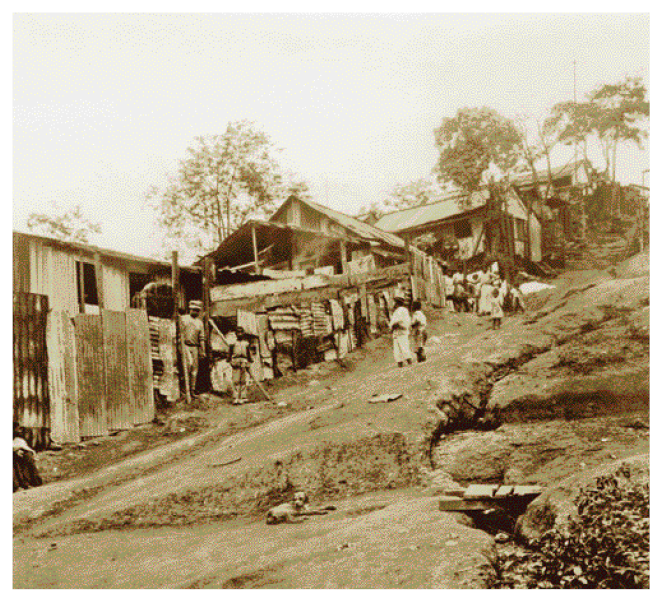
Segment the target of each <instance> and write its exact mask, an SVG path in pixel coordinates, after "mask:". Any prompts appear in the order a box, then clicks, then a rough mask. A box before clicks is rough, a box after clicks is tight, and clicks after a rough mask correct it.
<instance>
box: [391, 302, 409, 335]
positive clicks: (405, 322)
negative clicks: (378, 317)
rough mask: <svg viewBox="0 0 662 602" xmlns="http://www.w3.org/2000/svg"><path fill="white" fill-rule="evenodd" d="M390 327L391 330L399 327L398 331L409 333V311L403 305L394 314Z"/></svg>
mask: <svg viewBox="0 0 662 602" xmlns="http://www.w3.org/2000/svg"><path fill="white" fill-rule="evenodd" d="M388 325H389V328H391V329H393V327H394V326H396V325H397V327H396V330H400V331H404V332H409V327H410V326H411V317H410V316H409V310H408V309H407V308H406V307H404V306H402V305H401V306H400V307H398V309H396V310H395V311H394V312H393V316H391V321H390V322H389V324H388Z"/></svg>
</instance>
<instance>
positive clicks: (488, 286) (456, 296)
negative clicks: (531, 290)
mask: <svg viewBox="0 0 662 602" xmlns="http://www.w3.org/2000/svg"><path fill="white" fill-rule="evenodd" d="M446 299H447V301H449V302H450V303H451V304H452V308H453V309H454V310H455V311H457V312H462V311H464V312H475V313H477V314H478V315H479V316H489V317H490V319H491V321H492V328H495V329H497V328H500V327H501V320H502V319H503V317H504V312H508V311H512V312H517V311H524V303H523V300H522V294H521V292H520V290H519V289H518V288H517V287H516V286H511V285H510V283H509V282H508V280H507V279H505V278H504V279H501V277H500V276H499V272H498V266H496V265H495V266H492V268H490V269H488V270H485V271H483V270H478V271H476V272H473V273H471V274H468V275H466V276H465V274H463V273H462V272H457V273H455V274H453V275H452V276H446Z"/></svg>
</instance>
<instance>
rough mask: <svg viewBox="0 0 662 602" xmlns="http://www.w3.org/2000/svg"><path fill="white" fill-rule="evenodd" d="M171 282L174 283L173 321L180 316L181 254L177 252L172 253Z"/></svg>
mask: <svg viewBox="0 0 662 602" xmlns="http://www.w3.org/2000/svg"><path fill="white" fill-rule="evenodd" d="M171 282H172V319H173V320H176V319H177V317H178V316H179V311H178V310H179V254H178V253H177V251H173V252H172V267H171Z"/></svg>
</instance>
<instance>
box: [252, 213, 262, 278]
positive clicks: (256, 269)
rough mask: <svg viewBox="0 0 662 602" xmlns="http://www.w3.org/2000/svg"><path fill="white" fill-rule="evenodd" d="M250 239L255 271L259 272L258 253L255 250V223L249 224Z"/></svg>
mask: <svg viewBox="0 0 662 602" xmlns="http://www.w3.org/2000/svg"><path fill="white" fill-rule="evenodd" d="M251 239H252V240H253V258H254V263H255V273H256V274H258V275H259V274H260V254H259V252H258V250H257V234H256V233H255V224H253V225H251Z"/></svg>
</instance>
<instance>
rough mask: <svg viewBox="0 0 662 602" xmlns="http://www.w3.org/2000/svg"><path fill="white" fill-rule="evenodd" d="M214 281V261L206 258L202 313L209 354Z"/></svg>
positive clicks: (204, 262)
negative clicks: (211, 299) (210, 292)
mask: <svg viewBox="0 0 662 602" xmlns="http://www.w3.org/2000/svg"><path fill="white" fill-rule="evenodd" d="M211 280H212V260H211V258H209V257H205V258H204V259H203V260H202V313H203V315H204V316H205V319H204V320H203V324H204V329H205V346H206V347H207V349H206V352H207V353H209V351H210V348H209V320H208V319H207V318H208V317H209V289H210V288H211V285H212V283H211Z"/></svg>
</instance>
